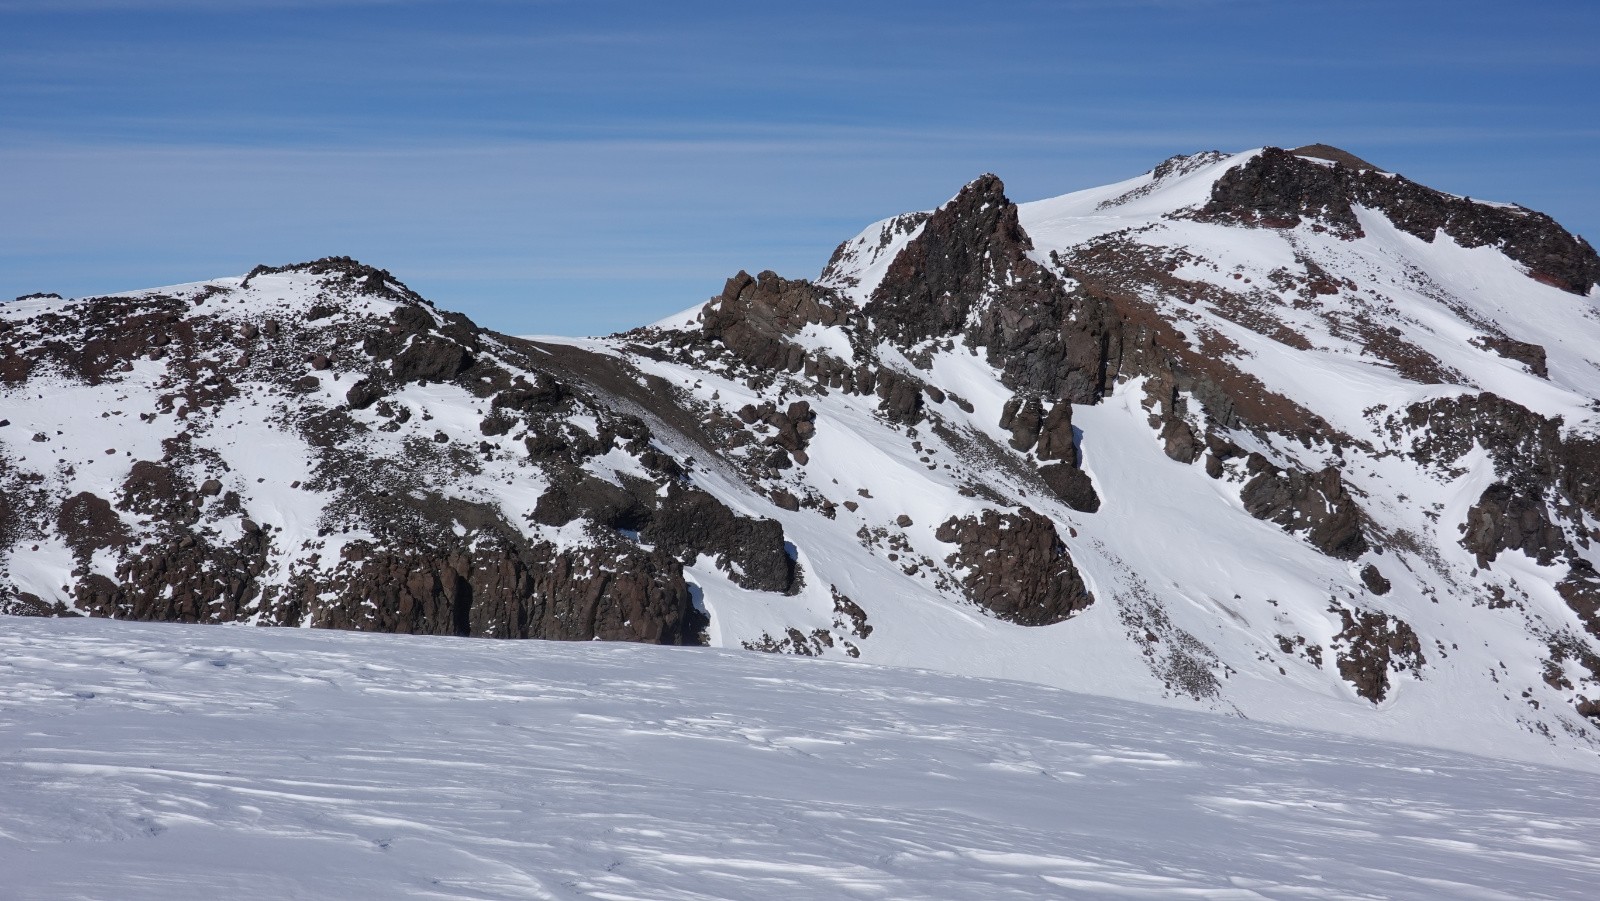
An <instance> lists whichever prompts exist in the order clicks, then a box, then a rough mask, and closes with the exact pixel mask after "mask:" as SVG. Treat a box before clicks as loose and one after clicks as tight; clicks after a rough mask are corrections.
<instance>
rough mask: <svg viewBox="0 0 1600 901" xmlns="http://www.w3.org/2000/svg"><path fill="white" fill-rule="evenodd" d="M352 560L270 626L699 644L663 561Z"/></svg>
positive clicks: (487, 556)
mask: <svg viewBox="0 0 1600 901" xmlns="http://www.w3.org/2000/svg"><path fill="white" fill-rule="evenodd" d="M345 557H346V560H347V562H346V563H344V564H342V565H341V566H339V567H338V568H337V569H335V570H334V571H333V572H332V573H330V574H327V575H323V576H316V577H313V576H312V575H311V574H306V575H304V576H302V577H301V578H300V579H297V580H296V581H295V582H294V583H293V584H291V585H290V587H289V590H288V591H287V592H286V593H285V596H284V597H282V598H279V599H277V601H276V603H274V604H272V605H271V606H270V607H269V608H268V611H267V616H268V617H269V618H270V619H271V620H273V621H276V622H282V623H294V622H298V621H299V620H300V619H301V618H303V617H306V616H309V617H310V621H311V624H312V625H315V626H324V627H328V628H336V629H359V630H363V631H377V632H401V633H405V634H416V635H460V636H477V637H487V638H547V639H564V640H573V641H582V640H588V639H591V638H600V639H605V640H619V641H642V642H649V643H652V644H692V643H694V642H695V641H696V640H697V637H698V629H699V626H700V623H699V621H698V620H697V619H696V617H695V615H694V609H693V607H692V606H691V603H690V597H689V592H688V587H687V585H686V584H685V583H684V581H683V574H682V570H681V568H679V567H678V566H676V565H675V563H674V562H673V561H671V560H670V559H669V558H666V557H665V556H664V555H662V554H660V553H654V554H646V553H640V552H638V551H627V550H624V549H620V548H615V549H608V551H607V552H606V553H595V552H577V551H557V550H556V549H554V548H552V547H550V546H549V545H536V546H534V547H531V548H524V547H518V546H517V545H516V543H514V542H504V543H499V542H495V543H484V542H480V543H478V544H477V545H475V546H473V547H470V548H468V547H462V548H458V549H456V550H454V551H452V552H449V553H444V554H441V553H440V552H439V551H438V550H420V549H418V550H410V549H393V550H378V549H376V548H373V547H371V546H367V545H352V546H347V548H346V551H345ZM330 593H331V594H332V595H333V597H332V599H331V600H330V599H328V598H327V595H329V594H330Z"/></svg>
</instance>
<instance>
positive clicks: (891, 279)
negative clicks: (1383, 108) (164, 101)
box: [0, 145, 1600, 765]
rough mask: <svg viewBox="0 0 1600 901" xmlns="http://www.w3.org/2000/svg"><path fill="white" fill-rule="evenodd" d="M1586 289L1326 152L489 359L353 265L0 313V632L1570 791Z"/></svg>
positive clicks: (493, 349) (532, 341) (756, 287)
mask: <svg viewBox="0 0 1600 901" xmlns="http://www.w3.org/2000/svg"><path fill="white" fill-rule="evenodd" d="M1597 300H1600V257H1597V255H1596V254H1595V251H1594V250H1593V248H1591V247H1590V246H1589V245H1588V244H1587V243H1585V242H1584V241H1583V240H1582V239H1581V238H1578V237H1576V236H1574V235H1572V234H1570V233H1568V232H1567V231H1565V230H1564V229H1562V228H1561V227H1560V226H1559V225H1558V224H1557V223H1555V222H1554V221H1553V220H1551V219H1550V218H1549V217H1547V216H1544V215H1543V214H1540V213H1537V212H1534V211H1532V210H1528V209H1526V208H1523V207H1520V206H1515V205H1509V204H1499V203H1488V202H1485V201H1481V200H1474V199H1470V198H1466V197H1457V196H1454V195H1450V194H1446V193H1443V192H1440V191H1436V190H1433V189H1431V188H1427V187H1424V186H1422V185H1418V184H1416V183H1414V182H1411V181H1409V180H1407V179H1405V178H1404V177H1402V176H1400V175H1397V174H1394V173H1390V172H1386V171H1383V170H1381V169H1378V168H1376V167H1375V166H1373V165H1371V164H1369V163H1366V162H1364V161H1362V160H1361V159H1359V158H1357V157H1355V156H1353V155H1351V154H1349V153H1346V152H1344V151H1341V150H1338V149H1337V148H1331V147H1327V146H1325V145H1312V146H1309V147H1302V148H1299V149H1297V150H1293V151H1286V150H1280V149H1276V148H1266V149H1262V150H1255V151H1250V152H1246V153H1240V154H1223V153H1218V152H1207V153H1200V154H1194V155H1189V156H1177V157H1173V158H1171V159H1169V160H1167V161H1165V162H1163V163H1161V164H1160V165H1158V166H1156V167H1155V168H1154V169H1152V170H1151V171H1149V172H1147V173H1145V174H1144V175H1141V176H1139V177H1137V178H1133V179H1130V180H1128V181H1125V182H1122V183H1119V184H1115V185H1110V186H1107V187H1102V188H1095V189H1091V190H1087V191H1080V192H1077V193H1073V194H1068V195H1065V196H1062V197H1057V198H1052V199H1049V200H1042V201H1038V202H1034V203H1023V204H1016V203H1014V202H1013V201H1012V200H1011V199H1009V198H1008V197H1007V195H1006V192H1005V187H1004V185H1003V183H1002V182H1001V180H1000V179H999V178H998V177H996V176H994V175H984V176H982V177H980V178H978V179H976V180H974V181H973V182H971V183H969V184H968V185H966V186H965V187H963V188H962V189H961V190H960V191H959V192H958V193H957V194H956V195H955V196H954V197H953V198H952V199H951V200H950V201H949V202H948V203H946V204H944V205H942V206H941V207H939V208H938V209H936V210H932V211H926V212H914V213H906V214H902V215H898V216H894V217H892V218H889V219H885V220H883V221H881V222H878V223H874V224H873V225H871V226H869V227H868V228H867V229H865V230H864V231H863V232H862V233H861V234H859V235H857V236H856V237H854V238H851V239H849V240H847V241H845V242H844V243H843V244H841V245H840V246H839V248H838V249H837V250H836V251H835V252H834V254H833V257H832V259H831V260H830V261H829V263H828V265H827V268H826V269H825V270H824V271H823V273H822V274H821V275H820V277H819V278H817V279H816V280H815V281H811V280H792V279H786V278H783V277H781V276H779V275H777V274H776V273H772V272H762V273H760V274H758V275H754V276H752V275H750V274H748V273H744V272H741V273H738V274H737V275H735V276H734V277H733V278H730V279H729V280H728V281H727V284H726V286H725V287H724V289H723V291H722V292H721V293H720V294H719V295H718V296H716V297H713V298H711V299H710V300H709V301H707V302H706V303H705V304H703V305H700V306H697V307H695V308H693V309H690V310H687V311H685V312H684V313H682V314H679V315H677V316H673V317H669V318H667V319H665V320H662V321H661V322H658V323H656V324H654V325H651V326H647V327H643V328H639V329H636V330H633V331H630V332H627V333H623V334H619V335H614V336H611V337H608V338H596V339H565V338H517V337H512V336H508V335H502V334H497V333H495V332H492V331H490V330H487V329H484V328H481V327H479V326H477V325H475V324H474V323H472V322H471V321H470V320H468V319H467V318H465V317H463V316H461V315H459V314H454V313H449V312H446V311H442V310H439V309H437V308H436V307H434V306H433V305H432V304H430V303H429V302H428V301H426V300H425V299H423V298H421V297H419V296H417V295H416V294H415V293H414V292H412V291H411V290H409V289H408V288H406V287H405V286H404V285H403V284H402V283H401V282H400V281H399V280H397V279H396V278H395V277H394V276H393V275H391V274H390V273H388V272H386V271H383V270H378V269H374V268H371V267H369V266H365V265H363V264H361V263H357V262H355V261H352V260H349V259H345V258H329V259H325V260H319V261H316V262H313V263H307V264H300V265H293V266H285V267H275V268H267V267H258V268H257V269H256V270H254V271H252V272H251V273H250V274H249V275H247V276H244V277H242V278H237V277H236V278H224V279H217V280H214V281H209V282H203V283H197V284H191V285H182V286H177V287H171V288H163V289H158V290H152V291H142V292H134V293H130V294H124V295H116V296H112V297H100V298H87V299H72V300H64V299H60V298H54V297H48V296H40V297H33V298H29V299H20V300H18V301H16V302H14V303H11V304H5V305H0V416H3V421H0V605H3V607H4V609H5V610H7V611H9V612H11V613H24V614H38V615H66V614H72V613H77V614H88V615H97V616H113V617H121V618H133V619H145V620H177V621H186V622H249V623H256V624H263V625H312V626H327V627H334V628H346V629H365V630H379V631H394V632H408V633H427V634H444V635H463V636H467V635H471V636H486V637H507V638H513V637H516V638H521V637H531V638H564V639H590V638H603V639H621V640H630V641H644V642H656V643H687V644H693V643H710V644H714V645H720V646H732V647H740V646H742V647H746V648H752V649H761V650H768V651H779V652H786V653H793V654H807V655H827V656H842V657H850V658H860V659H864V660H873V661H878V662H884V663H894V664H906V665H914V666H922V667H929V668H936V669H942V670H948V671H954V672H958V673H968V674H975V675H987V676H1002V677H1007V678H1015V679H1025V680H1030V681H1038V682H1044V683H1049V684H1054V685H1061V686H1066V687H1071V688H1075V689H1080V690H1083V691H1087V692H1092V693H1096V694H1102V695H1109V696H1113V697H1124V698H1131V699H1139V700H1150V701H1161V702H1165V703H1170V704H1178V705H1186V706H1199V707H1202V708H1206V709H1213V710H1218V711H1223V712H1228V713H1236V714H1240V715H1243V716H1247V717H1251V718H1260V719H1268V720H1275V721H1279V722H1285V723H1290V724H1295V725H1302V726H1331V727H1335V728H1337V729H1339V730H1340V731H1345V732H1352V733H1360V734H1368V735H1381V736H1384V737H1387V738H1399V739H1402V740H1409V741H1418V742H1424V743H1429V744H1436V745H1442V746H1449V747H1454V748H1460V749H1465V750H1470V751H1477V752H1484V753H1490V754H1495V755H1499V756H1514V757H1522V758H1528V759H1543V760H1551V761H1556V762H1562V763H1566V764H1573V763H1579V764H1585V765H1592V763H1593V760H1594V751H1595V749H1597V748H1600V730H1597V727H1596V722H1595V720H1596V718H1597V717H1600V574H1597V573H1596V569H1595V564H1596V563H1597V562H1600V548H1596V547H1594V546H1593V542H1594V539H1595V538H1596V537H1597V533H1596V532H1595V530H1596V528H1597V527H1600V350H1597V348H1600V314H1597V313H1596V308H1595V305H1596V302H1597Z"/></svg>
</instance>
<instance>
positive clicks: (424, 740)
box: [0, 619, 1600, 901]
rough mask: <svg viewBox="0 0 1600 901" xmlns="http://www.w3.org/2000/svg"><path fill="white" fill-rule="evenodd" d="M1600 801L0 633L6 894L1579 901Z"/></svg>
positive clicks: (1386, 772)
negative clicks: (1531, 900)
mask: <svg viewBox="0 0 1600 901" xmlns="http://www.w3.org/2000/svg"><path fill="white" fill-rule="evenodd" d="M1597 797H1600V776H1596V775H1592V774H1588V773H1583V772H1578V771H1571V770H1562V769H1555V768H1549V767H1539V766H1531V765H1524V764H1517V763H1509V762H1505V761H1495V760H1490V759H1487V758H1477V757H1469V756H1465V755H1458V754H1451V753H1447V752H1439V751H1431V750H1426V749H1422V748H1413V747H1406V746H1400V745H1392V744H1382V743H1372V742H1365V741H1358V740H1355V739H1351V738H1344V737H1338V736H1334V735H1330V734H1322V733H1315V732H1308V731H1303V730H1294V729H1289V728H1285V727H1281V726H1267V725H1263V724H1258V723H1251V722H1244V721H1241V720H1239V719H1236V718H1227V717H1221V716H1213V715H1207V714H1202V713H1193V712H1186V711H1181V710H1176V709H1170V708H1161V707H1153V706H1148V705H1141V704H1135V703H1129V702H1120V701H1114V700H1110V699H1106V698H1096V697H1092V696H1088V695H1080V694H1075V693H1071V692H1065V691H1060V690H1055V689H1050V688H1045V687H1041V686H1037V685H1028V684H1022V683H1010V682H997V681H987V680H981V679H972V678H963V677H959V676H950V675H942V674H935V673H929V672H920V671H913V670H897V669H889V668H882V667H876V666H868V665H863V664H846V663H836V662H831V661H817V660H798V659H793V658H784V657H777V656H771V655H761V654H752V653H739V652H729V651H719V650H712V649H669V648H653V647H642V646H629V645H600V644H553V643H546V642H488V641H481V640H465V639H432V638H418V637H401V636H378V635H364V634H356V633H332V632H327V633H324V632H306V631H300V630H265V629H263V630H256V629H248V628H243V627H232V628H229V627H194V626H175V625H159V626H157V625H141V624H133V623H126V622H108V621H85V620H54V621H36V620H21V619H4V620H0V874H4V876H3V877H0V896H3V897H5V898H15V899H69V898H71V899H76V898H118V899H130V901H131V899H145V898H149V899H156V898H160V899H173V898H219V897H226V898H236V899H242V898H383V899H392V898H433V899H443V898H450V899H467V898H473V899H491V898H492V899H523V898H532V899H548V898H580V897H581V898H606V899H632V898H640V899H643V898H650V899H679V898H683V899H706V898H770V897H783V898H893V899H913V898H929V899H935V898H936V899H961V898H974V899H1004V898H1037V897H1114V898H1155V897H1160V898H1168V897H1197V898H1229V899H1231V898H1241V899H1242V898H1378V897H1385V898H1392V897H1463V898H1527V897H1567V898H1580V897H1592V891H1593V886H1594V884H1595V880H1596V879H1597V878H1600V860H1597V859H1596V854H1595V852H1596V846H1597V844H1600V842H1597V840H1596V836H1600V813H1597V812H1596V808H1595V804H1594V802H1595V800H1596V798H1597Z"/></svg>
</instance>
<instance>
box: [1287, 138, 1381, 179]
mask: <svg viewBox="0 0 1600 901" xmlns="http://www.w3.org/2000/svg"><path fill="white" fill-rule="evenodd" d="M1289 152H1290V153H1292V154H1294V155H1295V156H1303V157H1309V158H1311V159H1315V160H1327V161H1328V162H1330V163H1338V164H1339V165H1341V166H1345V167H1348V168H1351V169H1370V170H1371V171H1373V172H1384V171H1387V170H1384V169H1380V168H1378V167H1377V166H1374V165H1373V164H1371V163H1369V162H1367V161H1366V160H1364V159H1362V158H1361V157H1359V156H1356V155H1355V154H1353V153H1351V152H1350V151H1348V150H1341V149H1339V148H1338V147H1335V146H1333V145H1332V144H1306V145H1305V146H1303V147H1296V148H1295V149H1293V150H1291V151H1289Z"/></svg>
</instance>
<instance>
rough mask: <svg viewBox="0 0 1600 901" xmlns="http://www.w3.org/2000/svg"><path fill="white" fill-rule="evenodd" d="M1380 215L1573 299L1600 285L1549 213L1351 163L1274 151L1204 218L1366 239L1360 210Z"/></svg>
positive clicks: (1213, 202)
mask: <svg viewBox="0 0 1600 901" xmlns="http://www.w3.org/2000/svg"><path fill="white" fill-rule="evenodd" d="M1356 206H1363V207H1367V208H1369V209H1376V210H1379V211H1381V212H1382V213H1383V214H1384V215H1385V216H1387V217H1389V219H1390V221H1392V222H1393V223H1394V224H1395V225H1396V226H1397V227H1399V228H1400V229H1401V230H1403V231H1406V232H1409V233H1410V234H1412V235H1415V236H1416V237H1418V238H1421V239H1422V240H1424V241H1430V242H1431V241H1433V240H1434V237H1435V235H1436V234H1437V233H1438V232H1441V231H1442V232H1444V233H1445V234H1447V235H1449V236H1450V237H1451V238H1454V239H1455V240H1456V241H1457V242H1458V243H1460V244H1461V245H1462V246H1464V247H1483V246H1490V247H1497V248H1499V249H1500V251H1501V252H1502V253H1504V254H1505V255H1506V256H1508V257H1510V258H1511V259H1513V260H1516V261H1517V262H1519V263H1521V264H1522V265H1524V266H1526V267H1527V268H1528V274H1529V275H1530V276H1531V277H1533V278H1535V279H1538V280H1539V281H1542V282H1546V283H1548V284H1550V285H1553V286H1555V287H1558V288H1560V289H1561V290H1563V291H1568V292H1571V293H1573V294H1587V293H1588V292H1589V289H1590V288H1592V287H1594V286H1595V285H1600V255H1596V253H1595V251H1594V248H1592V247H1590V246H1589V244H1588V243H1587V242H1585V241H1584V240H1583V239H1582V238H1579V237H1577V236H1575V235H1573V234H1571V233H1570V232H1568V231H1567V230H1566V229H1564V228H1562V227H1561V226H1560V225H1558V224H1556V221H1555V220H1554V219H1551V218H1550V217H1549V216H1546V215H1545V214H1543V213H1537V212H1534V211H1533V210H1529V209H1524V208H1522V207H1505V206H1501V205H1498V204H1495V205H1491V204H1484V203H1474V202H1473V201H1472V200H1471V198H1464V197H1454V196H1451V195H1449V194H1445V193H1443V192H1440V191H1435V190H1433V189H1432V188H1427V187H1423V186H1422V185H1419V184H1417V183H1415V182H1413V181H1409V180H1407V179H1405V178H1403V177H1401V176H1398V175H1389V174H1386V173H1383V172H1379V171H1374V170H1371V169H1357V168H1351V167H1349V166H1347V165H1343V164H1336V165H1332V166H1326V165H1322V164H1320V163H1317V162H1313V161H1310V160H1307V159H1304V158H1302V157H1301V156H1297V155H1296V154H1294V153H1291V152H1289V151H1286V150H1280V149H1278V148H1275V147H1269V148H1267V149H1266V150H1264V151H1262V152H1261V154H1260V155H1258V156H1257V157H1256V158H1255V159H1253V160H1251V161H1249V162H1248V163H1245V164H1244V165H1242V166H1239V167H1236V168H1234V169H1232V170H1230V171H1229V172H1227V173H1226V174H1224V175H1223V176H1222V177H1221V178H1219V179H1218V180H1217V182H1216V185H1215V186H1214V187H1213V188H1212V192H1211V199H1210V200H1209V201H1208V202H1207V203H1206V205H1205V207H1204V208H1203V209H1202V211H1201V215H1202V216H1204V217H1207V218H1211V219H1217V220H1227V221H1235V222H1247V223H1253V224H1257V225H1262V226H1269V227H1275V228H1286V227H1291V226H1294V225H1297V224H1299V223H1300V222H1301V221H1302V220H1311V221H1313V222H1316V223H1318V224H1320V225H1323V226H1325V227H1327V228H1329V229H1330V230H1332V231H1334V232H1336V233H1338V234H1341V235H1347V236H1351V237H1354V236H1357V235H1360V234H1361V233H1362V232H1361V225H1360V223H1359V222H1358V221H1357V219H1356V214H1355V209H1354V208H1355V207H1356Z"/></svg>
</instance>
